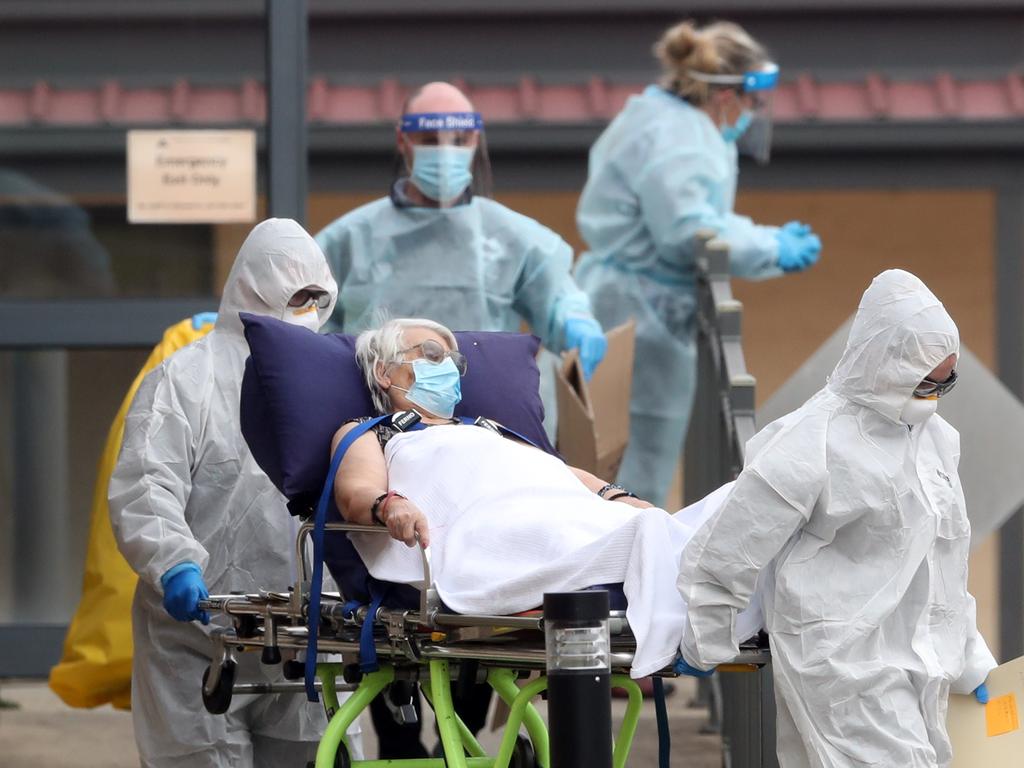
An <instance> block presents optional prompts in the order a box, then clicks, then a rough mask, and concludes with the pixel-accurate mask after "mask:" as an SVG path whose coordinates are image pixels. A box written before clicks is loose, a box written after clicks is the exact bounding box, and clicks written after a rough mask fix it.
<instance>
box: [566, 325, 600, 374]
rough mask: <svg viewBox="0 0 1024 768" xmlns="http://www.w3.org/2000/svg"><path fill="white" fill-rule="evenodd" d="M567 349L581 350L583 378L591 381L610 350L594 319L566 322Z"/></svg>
mask: <svg viewBox="0 0 1024 768" xmlns="http://www.w3.org/2000/svg"><path fill="white" fill-rule="evenodd" d="M565 348H566V349H579V351H580V363H581V364H582V365H583V378H584V379H586V380H587V381H590V377H591V376H593V375H594V369H595V368H597V364H598V363H600V362H601V360H603V359H604V353H605V352H606V351H607V350H608V340H607V339H606V338H605V337H604V331H602V330H601V325H600V324H599V323H598V322H597V320H595V319H594V318H592V317H570V318H568V319H567V320H566V321H565Z"/></svg>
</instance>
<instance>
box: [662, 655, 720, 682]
mask: <svg viewBox="0 0 1024 768" xmlns="http://www.w3.org/2000/svg"><path fill="white" fill-rule="evenodd" d="M672 669H674V670H675V673H676V674H677V675H689V676H690V677H711V676H712V675H713V674H715V670H714V669H697V668H696V667H691V666H690V665H689V664H687V663H686V659H684V658H683V657H682V656H680V657H679V658H677V659H676V661H675V663H674V664H673V665H672Z"/></svg>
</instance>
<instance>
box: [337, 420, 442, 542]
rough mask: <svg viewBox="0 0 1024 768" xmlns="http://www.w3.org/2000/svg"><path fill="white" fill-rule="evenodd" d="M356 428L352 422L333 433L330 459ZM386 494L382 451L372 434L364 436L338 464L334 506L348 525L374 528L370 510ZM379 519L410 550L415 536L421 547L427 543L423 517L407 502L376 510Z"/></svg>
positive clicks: (392, 502) (397, 501) (393, 502)
mask: <svg viewBox="0 0 1024 768" xmlns="http://www.w3.org/2000/svg"><path fill="white" fill-rule="evenodd" d="M356 426H357V425H356V423H355V422H350V423H348V424H343V425H342V426H341V429H339V430H338V431H337V432H335V433H334V439H333V440H332V441H331V454H332V455H333V454H334V451H335V450H337V447H338V443H340V442H341V439H342V438H343V437H344V436H345V435H346V434H348V433H349V432H350V431H351V430H353V429H355V428H356ZM387 492H388V468H387V464H386V463H385V462H384V451H383V450H382V449H381V447H380V443H379V442H378V441H377V436H376V435H374V434H373V432H372V431H371V432H367V433H366V434H364V435H361V436H360V437H358V438H357V439H356V441H355V442H354V443H352V445H351V446H349V449H348V451H346V453H345V458H343V459H342V460H341V466H339V467H338V474H337V475H335V477H334V503H335V504H337V505H338V509H339V510H340V511H341V514H342V515H344V517H345V520H346V521H347V522H350V523H359V524H361V525H374V522H375V521H374V519H373V514H372V513H371V507H373V502H374V501H375V500H376V499H377V498H378V497H379V496H380V495H381V494H385V493H387ZM378 516H379V517H380V518H381V519H382V520H383V521H384V522H385V524H386V525H387V527H388V531H389V532H390V533H391V536H392V537H393V538H396V539H398V540H399V541H404V542H405V543H406V544H407V545H409V546H410V547H411V546H413V545H414V544H415V543H416V536H417V535H419V539H420V542H421V543H422V544H423V546H427V545H428V544H429V543H430V536H429V530H428V526H427V518H426V515H424V514H423V512H422V511H420V509H419V508H418V507H417V506H416V505H415V504H413V503H412V502H411V501H409V500H408V499H403V498H401V497H395V498H392V499H391V500H390V501H389V502H388V505H387V508H386V509H385V510H384V512H383V513H381V512H380V511H379V510H378Z"/></svg>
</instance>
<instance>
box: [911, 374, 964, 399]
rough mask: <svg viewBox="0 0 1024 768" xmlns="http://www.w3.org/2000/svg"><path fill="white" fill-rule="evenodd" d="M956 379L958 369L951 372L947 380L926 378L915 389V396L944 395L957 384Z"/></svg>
mask: <svg viewBox="0 0 1024 768" xmlns="http://www.w3.org/2000/svg"><path fill="white" fill-rule="evenodd" d="M956 381H957V376H956V371H953V372H952V373H951V374H949V378H948V379H946V380H945V381H932V380H931V379H927V378H926V379H924V380H923V381H922V382H921V383H920V384H918V385H917V387H916V388H915V389H914V397H942V396H943V395H944V394H946V393H947V392H949V391H950V390H951V389H953V387H955V386H956Z"/></svg>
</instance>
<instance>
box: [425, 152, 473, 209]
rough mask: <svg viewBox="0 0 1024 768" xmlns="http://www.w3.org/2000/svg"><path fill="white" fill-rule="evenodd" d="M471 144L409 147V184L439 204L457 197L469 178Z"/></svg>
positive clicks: (470, 179) (471, 177)
mask: <svg viewBox="0 0 1024 768" xmlns="http://www.w3.org/2000/svg"><path fill="white" fill-rule="evenodd" d="M474 151H475V150H474V149H473V147H452V146H439V147H432V146H418V147H414V148H413V159H412V183H413V184H415V185H416V186H417V188H418V189H419V190H420V192H422V193H423V194H424V195H426V196H427V197H429V198H430V199H431V200H436V201H438V202H441V203H445V202H448V201H449V200H454V199H455V198H457V197H460V196H461V195H462V193H463V192H465V191H466V187H468V186H469V185H470V183H471V182H472V181H473V170H472V166H473V152H474Z"/></svg>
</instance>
